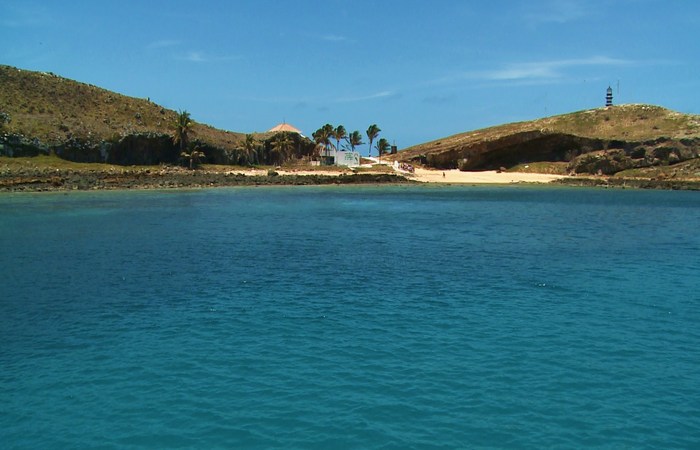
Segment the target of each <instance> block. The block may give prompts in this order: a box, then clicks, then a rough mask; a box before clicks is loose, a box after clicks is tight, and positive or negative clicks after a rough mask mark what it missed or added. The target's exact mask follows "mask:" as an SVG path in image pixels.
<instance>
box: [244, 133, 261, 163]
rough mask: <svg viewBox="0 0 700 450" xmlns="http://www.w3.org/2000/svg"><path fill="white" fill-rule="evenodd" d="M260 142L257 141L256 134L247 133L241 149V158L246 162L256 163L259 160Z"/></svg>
mask: <svg viewBox="0 0 700 450" xmlns="http://www.w3.org/2000/svg"><path fill="white" fill-rule="evenodd" d="M258 147H259V146H258V143H257V142H256V141H255V136H253V135H252V134H246V135H245V142H244V143H243V148H242V149H241V159H243V160H244V161H245V163H246V164H254V163H256V162H257V161H258Z"/></svg>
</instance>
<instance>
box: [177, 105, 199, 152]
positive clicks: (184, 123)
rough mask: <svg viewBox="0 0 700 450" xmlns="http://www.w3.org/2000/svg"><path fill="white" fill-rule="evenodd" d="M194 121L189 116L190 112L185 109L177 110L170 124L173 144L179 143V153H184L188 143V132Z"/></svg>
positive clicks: (190, 130)
mask: <svg viewBox="0 0 700 450" xmlns="http://www.w3.org/2000/svg"><path fill="white" fill-rule="evenodd" d="M193 125H194V122H192V119H191V118H190V113H188V112H187V111H178V113H177V119H176V120H175V122H174V123H173V124H172V128H173V144H175V145H178V144H179V145H180V153H184V152H185V150H186V149H187V147H188V146H189V143H190V136H189V135H190V133H192V134H194V131H192V126H193Z"/></svg>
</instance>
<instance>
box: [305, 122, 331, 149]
mask: <svg viewBox="0 0 700 450" xmlns="http://www.w3.org/2000/svg"><path fill="white" fill-rule="evenodd" d="M334 133H335V128H333V125H331V124H329V123H327V124H325V125H324V126H322V127H321V128H319V129H318V130H316V131H315V132H314V133H313V134H312V135H311V136H312V137H313V138H314V142H316V145H318V146H323V149H324V150H325V156H328V150H329V149H330V147H331V145H332V144H331V137H333V134H334Z"/></svg>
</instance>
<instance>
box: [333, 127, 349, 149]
mask: <svg viewBox="0 0 700 450" xmlns="http://www.w3.org/2000/svg"><path fill="white" fill-rule="evenodd" d="M347 135H348V132H347V131H346V130H345V127H344V126H342V125H338V126H337V127H336V128H335V130H333V137H334V138H335V148H336V149H337V150H340V141H341V140H343V139H345V137H346V136H347Z"/></svg>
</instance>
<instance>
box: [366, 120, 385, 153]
mask: <svg viewBox="0 0 700 450" xmlns="http://www.w3.org/2000/svg"><path fill="white" fill-rule="evenodd" d="M380 131H382V130H380V129H379V127H378V126H377V124H376V123H373V124H372V125H370V126H369V128H367V138H368V139H369V153H370V155H371V154H372V142H373V141H374V140H375V139H376V137H377V136H379V132H380Z"/></svg>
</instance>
